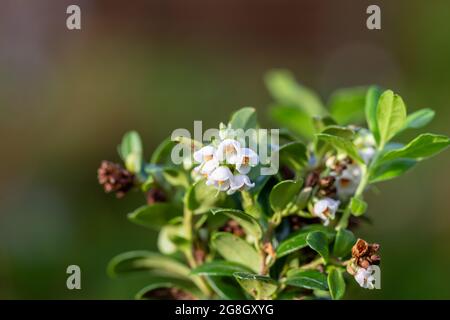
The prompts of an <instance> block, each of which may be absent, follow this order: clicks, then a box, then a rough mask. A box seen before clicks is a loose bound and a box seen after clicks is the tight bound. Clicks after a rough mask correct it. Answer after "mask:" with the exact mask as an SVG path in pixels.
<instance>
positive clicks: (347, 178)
mask: <svg viewBox="0 0 450 320" xmlns="http://www.w3.org/2000/svg"><path fill="white" fill-rule="evenodd" d="M360 181H361V168H360V167H359V166H358V165H356V164H351V165H348V166H347V168H346V169H345V170H344V171H342V173H341V174H340V175H339V176H337V177H336V190H337V194H338V196H339V198H341V199H348V198H349V197H351V196H353V195H354V193H355V191H356V189H357V188H358V185H359V182H360Z"/></svg>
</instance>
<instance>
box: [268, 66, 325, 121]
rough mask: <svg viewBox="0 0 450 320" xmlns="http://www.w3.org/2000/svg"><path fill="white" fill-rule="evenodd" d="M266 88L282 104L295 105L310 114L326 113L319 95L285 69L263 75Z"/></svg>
mask: <svg viewBox="0 0 450 320" xmlns="http://www.w3.org/2000/svg"><path fill="white" fill-rule="evenodd" d="M265 81H266V85H267V88H268V90H269V92H270V94H271V95H272V97H273V98H274V99H275V100H276V101H277V102H279V103H281V104H284V105H292V106H296V107H298V108H299V109H301V110H303V111H304V112H306V113H307V114H308V115H310V116H320V115H324V114H326V113H327V111H326V109H325V108H324V106H323V104H322V102H321V100H320V98H319V96H318V95H317V94H316V93H315V92H314V91H312V90H311V89H309V88H306V87H304V86H302V85H300V84H298V83H297V82H296V81H295V78H294V76H293V75H292V73H290V72H289V71H287V70H272V71H271V72H269V73H268V74H267V75H266V77H265Z"/></svg>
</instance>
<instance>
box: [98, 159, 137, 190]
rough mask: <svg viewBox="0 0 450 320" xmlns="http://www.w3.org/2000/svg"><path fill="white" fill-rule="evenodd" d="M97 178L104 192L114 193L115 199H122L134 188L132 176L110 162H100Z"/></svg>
mask: <svg viewBox="0 0 450 320" xmlns="http://www.w3.org/2000/svg"><path fill="white" fill-rule="evenodd" d="M97 176H98V182H99V183H100V184H101V185H102V186H103V189H104V190H105V192H107V193H110V192H115V193H116V197H117V198H122V197H123V196H124V195H125V194H126V193H127V192H128V191H130V189H131V188H133V186H134V179H135V177H134V175H133V174H132V173H131V172H129V171H127V170H125V169H124V168H122V166H121V165H119V164H116V163H113V162H110V161H106V160H105V161H102V163H101V165H100V168H98V171H97Z"/></svg>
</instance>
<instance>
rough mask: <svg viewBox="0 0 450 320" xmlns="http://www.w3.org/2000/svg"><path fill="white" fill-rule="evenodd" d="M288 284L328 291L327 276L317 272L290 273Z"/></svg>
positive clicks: (297, 271) (296, 271)
mask: <svg viewBox="0 0 450 320" xmlns="http://www.w3.org/2000/svg"><path fill="white" fill-rule="evenodd" d="M286 284H288V285H290V286H294V287H301V288H306V289H312V290H315V289H317V290H328V284H327V276H326V275H325V274H323V273H321V272H319V271H317V270H303V271H299V270H295V272H289V273H288V277H287V278H286Z"/></svg>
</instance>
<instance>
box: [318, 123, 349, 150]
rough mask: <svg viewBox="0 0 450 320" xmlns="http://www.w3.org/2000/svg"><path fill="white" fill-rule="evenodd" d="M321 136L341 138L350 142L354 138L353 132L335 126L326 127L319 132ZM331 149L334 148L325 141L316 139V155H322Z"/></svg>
mask: <svg viewBox="0 0 450 320" xmlns="http://www.w3.org/2000/svg"><path fill="white" fill-rule="evenodd" d="M321 134H327V135H331V136H336V137H341V138H343V139H347V140H352V139H353V137H354V136H355V132H354V131H353V130H351V129H348V128H346V127H341V126H336V125H332V126H328V127H327V128H325V129H324V130H323V131H322V132H321ZM332 148H334V146H333V145H331V144H330V142H328V141H327V140H326V139H317V141H316V145H315V149H316V153H317V155H319V156H320V155H323V154H324V153H325V152H326V151H328V150H329V149H332Z"/></svg>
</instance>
